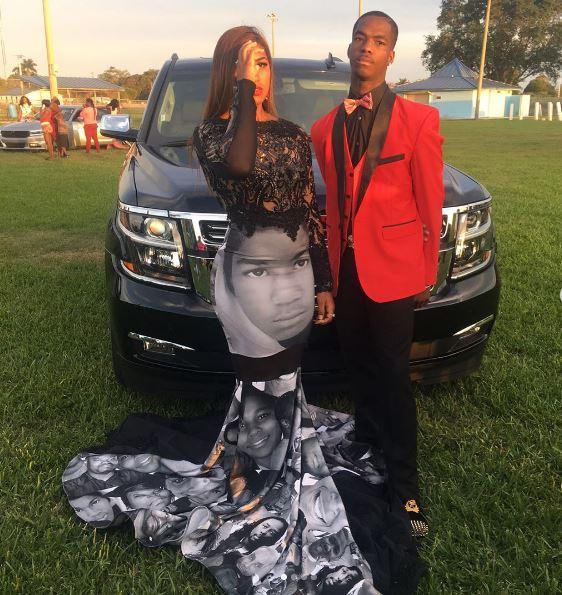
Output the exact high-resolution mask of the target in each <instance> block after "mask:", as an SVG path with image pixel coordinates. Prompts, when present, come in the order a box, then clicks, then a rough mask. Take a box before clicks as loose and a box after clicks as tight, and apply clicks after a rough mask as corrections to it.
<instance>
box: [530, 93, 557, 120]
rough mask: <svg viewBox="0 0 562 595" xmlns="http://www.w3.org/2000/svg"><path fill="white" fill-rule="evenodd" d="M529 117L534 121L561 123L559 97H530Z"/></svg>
mask: <svg viewBox="0 0 562 595" xmlns="http://www.w3.org/2000/svg"><path fill="white" fill-rule="evenodd" d="M529 116H530V117H531V118H534V119H535V120H544V119H546V120H560V121H562V99H561V98H560V97H531V109H530V111H529Z"/></svg>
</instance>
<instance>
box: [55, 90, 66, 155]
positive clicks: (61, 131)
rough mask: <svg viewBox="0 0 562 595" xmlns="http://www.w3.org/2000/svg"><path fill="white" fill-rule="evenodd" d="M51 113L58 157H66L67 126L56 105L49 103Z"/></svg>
mask: <svg viewBox="0 0 562 595" xmlns="http://www.w3.org/2000/svg"><path fill="white" fill-rule="evenodd" d="M51 112H52V114H53V122H54V124H55V130H56V140H57V149H58V152H59V157H63V158H66V157H68V152H67V151H68V124H67V122H66V120H65V119H64V115H63V113H62V110H61V108H60V106H59V104H58V103H54V102H51Z"/></svg>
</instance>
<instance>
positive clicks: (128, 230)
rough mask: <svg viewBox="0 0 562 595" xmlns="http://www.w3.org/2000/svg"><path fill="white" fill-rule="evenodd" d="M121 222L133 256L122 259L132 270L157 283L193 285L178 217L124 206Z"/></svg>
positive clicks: (126, 266)
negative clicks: (186, 265)
mask: <svg viewBox="0 0 562 595" xmlns="http://www.w3.org/2000/svg"><path fill="white" fill-rule="evenodd" d="M117 225H118V227H119V229H120V230H121V232H122V233H123V236H124V238H125V239H126V241H127V244H128V254H129V255H130V256H131V258H129V259H127V260H122V261H121V264H122V265H123V267H124V268H125V270H126V271H127V272H128V273H129V274H131V275H132V276H133V277H136V278H140V279H143V280H145V281H151V282H154V283H160V284H166V285H177V286H178V287H189V283H188V281H187V275H186V268H185V258H184V250H183V244H182V241H181V236H180V233H179V229H178V225H177V223H176V221H174V220H173V219H169V218H167V217H155V216H153V215H150V214H146V215H145V214H141V213H134V212H130V211H126V210H124V209H121V208H120V209H118V211H117Z"/></svg>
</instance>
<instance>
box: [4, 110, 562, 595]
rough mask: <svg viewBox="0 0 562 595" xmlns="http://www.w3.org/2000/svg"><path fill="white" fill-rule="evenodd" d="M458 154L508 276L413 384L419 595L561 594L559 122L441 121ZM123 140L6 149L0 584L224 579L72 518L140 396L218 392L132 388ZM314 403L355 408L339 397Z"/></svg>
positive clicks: (77, 585)
mask: <svg viewBox="0 0 562 595" xmlns="http://www.w3.org/2000/svg"><path fill="white" fill-rule="evenodd" d="M443 133H444V136H445V137H446V145H445V154H446V159H447V161H448V162H450V163H452V164H453V165H455V166H457V167H459V168H460V169H463V170H465V171H467V172H468V173H470V174H472V175H473V176H474V177H476V178H477V179H478V180H480V181H481V182H482V183H483V184H484V185H485V186H486V187H487V188H488V190H489V191H490V192H491V193H492V195H493V196H494V199H495V202H494V218H495V223H496V228H497V234H498V246H499V256H498V258H499V264H500V267H501V273H502V280H503V288H502V297H501V304H500V312H499V318H498V321H497V324H496V326H495V330H494V333H493V335H492V337H491V340H490V342H489V345H488V350H487V354H486V356H485V359H484V363H483V366H482V368H481V369H480V371H479V373H478V374H476V375H474V376H473V377H471V378H469V379H466V380H463V381H459V382H456V383H450V384H444V385H442V386H436V387H433V388H431V389H425V390H424V391H423V392H420V391H418V406H419V421H420V465H421V478H422V485H423V491H424V493H425V500H426V504H427V507H428V511H429V516H430V519H431V536H430V538H428V539H427V540H426V541H425V543H424V545H423V548H422V555H423V557H424V558H425V560H426V561H427V562H428V565H429V567H430V573H429V576H428V577H427V578H426V579H424V580H423V582H422V586H421V592H423V593H435V594H441V593H493V594H496V593H506V594H507V593H509V594H514V593H545V594H550V593H556V592H559V591H560V589H561V587H562V580H561V573H560V567H561V566H560V556H559V554H560V550H559V545H558V546H557V545H556V544H557V543H558V544H560V535H561V531H560V529H561V524H560V510H561V505H562V499H561V497H560V491H559V488H560V476H559V475H558V473H557V472H558V471H559V470H560V454H561V453H560V435H561V424H560V396H561V393H562V387H561V383H560V372H561V358H560V346H561V344H562V333H561V320H562V316H561V314H562V304H561V302H560V298H559V292H560V289H561V286H562V276H561V271H560V264H561V262H562V248H561V242H560V240H561V236H560V221H561V217H562V206H561V198H560V189H561V187H562V168H561V167H560V163H561V162H562V159H561V158H562V124H559V123H554V122H553V123H549V122H533V121H525V122H518V121H516V122H505V121H480V122H469V121H466V122H445V123H444V125H443ZM123 157H124V154H123V152H120V151H112V152H110V153H105V152H102V153H101V154H100V155H96V154H91V155H89V156H86V155H85V154H84V152H83V151H80V152H76V151H74V152H72V153H71V158H70V159H67V160H56V161H54V162H47V161H45V160H44V155H43V154H21V153H17V154H16V153H10V154H7V153H0V174H1V179H2V184H1V186H0V199H1V204H2V218H1V219H0V254H1V255H2V258H1V259H0V288H1V289H0V321H1V323H0V361H1V363H0V386H1V387H2V388H1V397H0V403H1V412H2V418H1V419H2V421H1V425H0V453H1V458H0V493H1V502H2V505H1V509H2V522H1V523H0V543H1V546H0V592H1V593H24V594H28V593H56V594H59V593H75V594H80V593H96V594H97V593H123V594H128V593H168V592H169V593H176V592H177V593H190V594H200V595H208V594H211V593H216V592H217V590H216V587H215V586H214V584H213V580H212V578H211V577H210V575H209V574H208V573H206V572H205V571H204V570H202V568H201V567H200V566H198V565H196V564H194V563H189V562H185V561H184V560H183V559H182V557H181V555H180V554H179V553H178V551H177V550H176V549H172V548H162V549H158V550H156V551H153V550H149V549H146V548H143V547H142V546H140V545H138V544H137V543H136V542H135V540H134V539H133V537H132V531H131V529H126V530H123V529H121V530H111V531H96V530H92V529H90V528H89V527H86V526H83V525H81V524H80V523H79V522H77V520H76V518H75V516H74V514H73V512H72V511H71V510H70V508H69V507H68V505H67V504H66V502H65V500H64V499H63V498H62V495H61V488H60V475H61V472H62V470H63V469H64V467H65V465H66V463H67V462H68V461H69V460H70V458H71V457H73V456H74V455H75V454H76V453H77V452H79V451H80V450H81V449H82V448H84V447H85V446H88V445H90V444H93V443H96V442H97V441H101V440H102V438H103V435H104V431H105V430H107V429H109V428H111V427H114V426H115V425H117V424H118V423H119V422H120V421H121V420H122V419H123V418H124V417H125V416H126V415H127V414H128V413H130V412H132V411H152V412H158V413H162V414H169V415H187V416H190V415H195V414H199V413H204V412H206V411H209V410H212V409H219V408H220V409H222V407H223V406H224V404H223V403H220V402H218V401H195V402H190V401H181V402H180V401H170V400H162V399H159V398H157V397H146V396H141V395H137V394H131V393H127V392H125V391H123V390H121V389H120V388H119V386H118V385H117V384H116V382H115V380H114V378H113V375H112V370H111V362H110V351H109V333H108V329H107V314H106V305H105V302H104V276H103V260H102V256H103V242H104V231H105V224H106V220H107V217H108V215H109V213H110V211H111V209H112V207H113V204H114V202H115V198H116V188H117V176H118V174H119V168H120V166H121V163H122V160H123ZM310 400H312V401H314V402H321V403H323V404H329V405H335V406H337V407H343V408H346V409H348V408H349V401H348V400H347V398H346V395H335V396H330V397H329V398H321V396H318V395H311V399H310Z"/></svg>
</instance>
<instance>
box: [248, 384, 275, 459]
mask: <svg viewBox="0 0 562 595" xmlns="http://www.w3.org/2000/svg"><path fill="white" fill-rule="evenodd" d="M244 399H245V402H244V414H243V416H242V419H241V420H240V423H239V426H238V448H239V449H240V450H241V451H242V452H244V453H246V454H247V455H248V456H250V457H252V458H253V459H254V460H255V461H256V462H257V463H258V464H259V463H260V462H263V463H266V460H267V459H268V457H270V456H271V454H272V453H273V451H274V450H275V448H276V447H277V446H278V445H279V443H280V442H281V436H282V428H281V424H280V423H279V421H278V420H277V417H276V415H275V410H274V408H273V405H272V403H273V400H272V399H271V398H267V399H266V398H261V397H260V395H259V394H258V393H256V392H251V393H249V394H247V395H246V396H245V397H244Z"/></svg>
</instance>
